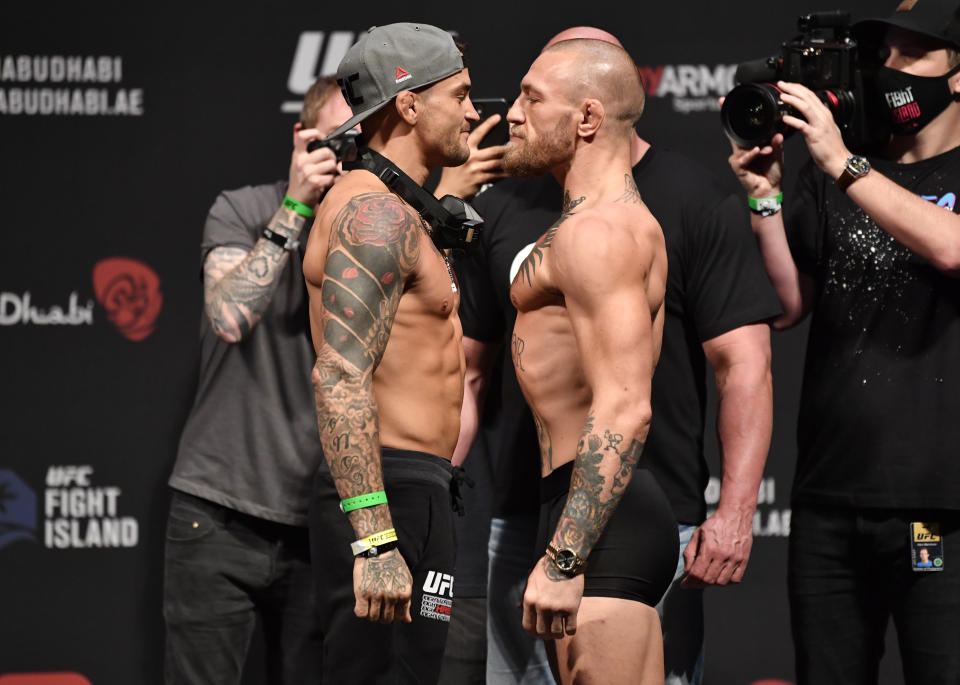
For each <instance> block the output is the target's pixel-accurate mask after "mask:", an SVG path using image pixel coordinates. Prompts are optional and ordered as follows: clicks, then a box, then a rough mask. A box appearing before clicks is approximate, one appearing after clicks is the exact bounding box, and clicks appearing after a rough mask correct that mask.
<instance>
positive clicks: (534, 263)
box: [520, 190, 587, 285]
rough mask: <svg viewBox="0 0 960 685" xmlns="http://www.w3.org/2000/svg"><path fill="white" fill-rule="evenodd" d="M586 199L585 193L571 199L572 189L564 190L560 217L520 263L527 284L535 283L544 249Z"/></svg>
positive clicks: (521, 272)
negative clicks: (534, 279)
mask: <svg viewBox="0 0 960 685" xmlns="http://www.w3.org/2000/svg"><path fill="white" fill-rule="evenodd" d="M586 199H587V198H586V196H585V195H581V196H580V197H578V198H577V199H576V200H571V199H570V191H568V190H565V191H564V192H563V208H562V213H561V214H560V218H559V219H557V220H556V221H555V222H554V224H553V226H551V227H550V228H548V229H547V232H546V233H544V234H543V235H542V236H540V239H539V240H538V241H537V242H536V244H535V245H534V246H533V249H532V250H531V251H530V254H528V255H527V258H526V259H524V260H523V264H521V265H520V274H521V275H522V276H523V280H525V281H526V282H527V285H533V274H534V272H535V271H536V270H537V267H538V266H540V264H541V263H542V262H543V253H544V250H546V249H547V248H548V247H550V244H551V243H552V242H553V239H554V237H555V236H556V235H557V230H559V228H560V225H561V224H562V223H563V222H564V221H566V220H567V219H569V218H570V217H571V216H573V210H574V209H576V208H577V207H578V206H580V205H581V204H583V201H584V200H586Z"/></svg>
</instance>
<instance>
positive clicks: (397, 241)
mask: <svg viewBox="0 0 960 685" xmlns="http://www.w3.org/2000/svg"><path fill="white" fill-rule="evenodd" d="M420 226H421V224H420V220H419V217H418V216H417V215H416V214H414V213H413V212H412V211H411V210H409V209H408V208H407V207H405V206H404V205H403V204H402V203H401V202H400V201H399V200H398V199H397V198H396V197H395V196H394V195H392V194H390V193H366V194H363V195H358V196H356V197H355V198H353V199H352V200H351V201H350V202H348V203H347V204H346V205H345V206H344V208H343V209H342V210H340V212H339V214H338V215H337V217H336V218H335V219H334V222H333V226H332V227H331V230H330V239H329V251H328V254H327V259H326V263H325V266H324V275H323V284H322V286H321V296H322V298H323V319H324V323H323V342H322V343H321V344H320V348H319V353H318V355H317V364H316V368H315V371H314V385H315V390H316V397H317V422H318V424H319V428H320V441H321V443H322V444H323V451H324V454H325V456H326V460H327V463H328V464H329V466H330V472H331V474H332V475H333V478H334V481H335V482H336V485H337V490H338V492H339V493H340V496H341V497H342V498H347V497H355V496H357V495H362V494H366V493H368V492H374V491H377V490H382V489H383V471H382V469H381V465H380V427H379V426H380V424H379V416H378V414H377V406H376V398H375V395H374V390H373V372H374V371H375V370H376V367H377V365H378V364H379V363H380V359H381V358H382V356H383V352H384V349H385V348H386V346H387V339H388V338H389V336H390V329H391V326H392V325H393V320H394V317H395V315H396V312H397V307H398V306H399V303H400V296H401V294H402V292H403V285H404V282H405V281H406V279H407V278H408V277H409V276H410V274H411V273H412V271H413V268H414V267H415V265H416V263H417V260H418V258H419V254H420V230H421V229H420ZM349 517H350V521H351V523H352V524H353V525H354V529H355V530H356V531H357V532H358V533H362V534H364V535H368V534H371V533H375V532H378V531H380V530H383V529H384V528H387V527H389V525H388V524H389V521H390V514H389V509H388V508H387V506H385V505H378V506H375V507H367V508H364V509H357V510H354V511H352V512H350V514H349Z"/></svg>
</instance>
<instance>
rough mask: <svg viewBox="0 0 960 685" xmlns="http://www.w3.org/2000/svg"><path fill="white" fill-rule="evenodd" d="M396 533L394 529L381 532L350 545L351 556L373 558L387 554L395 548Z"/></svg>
mask: <svg viewBox="0 0 960 685" xmlns="http://www.w3.org/2000/svg"><path fill="white" fill-rule="evenodd" d="M396 543H397V531H396V529H394V528H387V529H386V530H381V531H380V532H379V533H374V534H373V535H368V536H367V537H365V538H360V539H359V540H356V541H354V542H351V543H350V549H351V550H352V551H353V556H355V557H359V556H364V557H375V556H377V555H378V554H383V553H384V552H389V551H390V550H391V549H393V548H394V547H396V546H397V545H396Z"/></svg>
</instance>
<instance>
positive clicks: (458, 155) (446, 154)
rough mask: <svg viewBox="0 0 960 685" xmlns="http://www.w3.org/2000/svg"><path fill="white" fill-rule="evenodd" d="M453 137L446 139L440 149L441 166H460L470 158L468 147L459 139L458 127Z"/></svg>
mask: <svg viewBox="0 0 960 685" xmlns="http://www.w3.org/2000/svg"><path fill="white" fill-rule="evenodd" d="M455 136H456V137H455V138H453V139H452V140H449V141H447V143H446V144H445V145H444V146H443V149H442V150H441V154H442V155H443V165H442V166H460V165H461V164H463V163H464V162H466V161H467V160H468V159H469V158H470V147H469V146H468V145H467V144H466V143H463V142H461V141H460V129H457V132H456V134H455Z"/></svg>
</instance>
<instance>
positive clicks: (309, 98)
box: [300, 76, 340, 128]
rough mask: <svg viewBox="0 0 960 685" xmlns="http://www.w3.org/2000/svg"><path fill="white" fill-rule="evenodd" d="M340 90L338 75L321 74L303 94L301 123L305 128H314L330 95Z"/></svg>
mask: <svg viewBox="0 0 960 685" xmlns="http://www.w3.org/2000/svg"><path fill="white" fill-rule="evenodd" d="M339 90H340V86H338V85H337V77H336V76H321V77H320V78H318V79H317V80H316V81H314V82H313V85H312V86H310V89H309V90H308V91H307V94H306V95H304V96H303V107H302V108H301V109H300V124H301V125H302V126H303V127H304V128H313V127H315V126H316V125H317V116H318V115H319V113H320V108H321V107H323V106H324V105H325V104H326V102H327V100H329V99H330V96H331V95H333V94H334V93H336V92H338V91H339Z"/></svg>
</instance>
